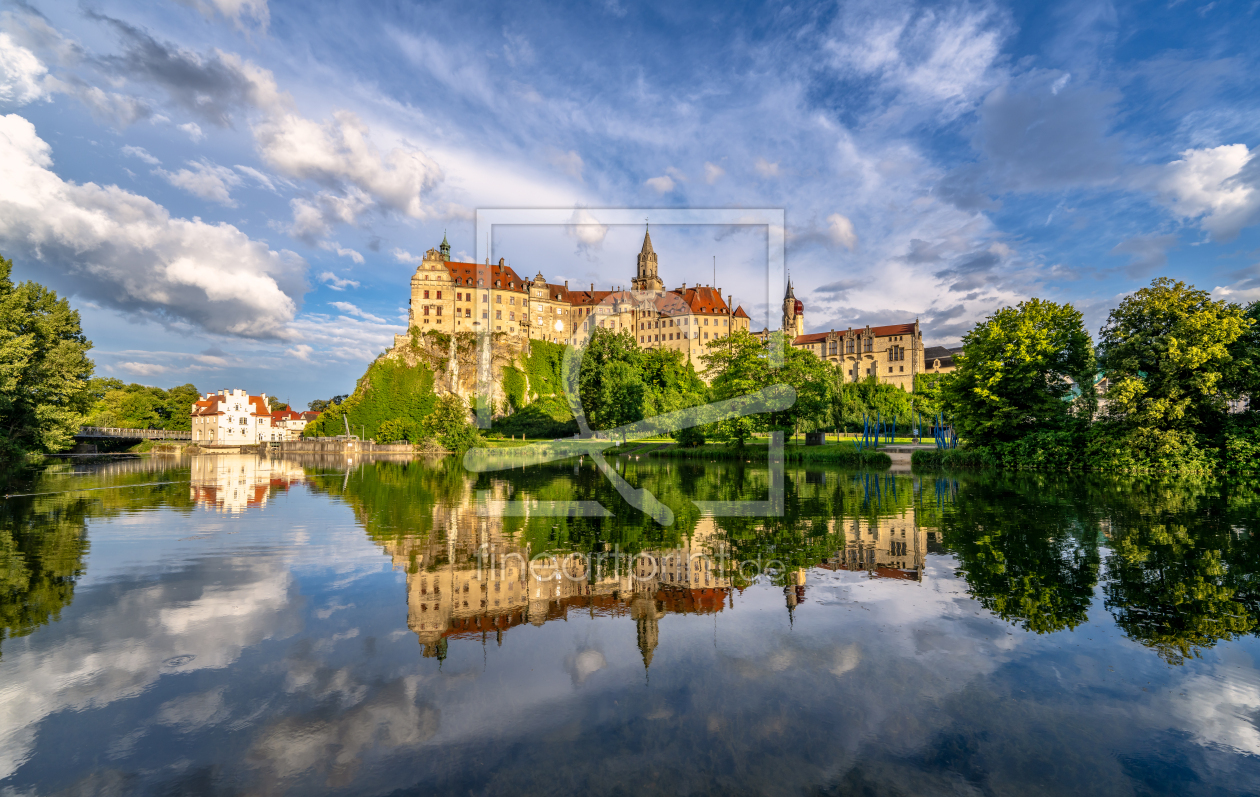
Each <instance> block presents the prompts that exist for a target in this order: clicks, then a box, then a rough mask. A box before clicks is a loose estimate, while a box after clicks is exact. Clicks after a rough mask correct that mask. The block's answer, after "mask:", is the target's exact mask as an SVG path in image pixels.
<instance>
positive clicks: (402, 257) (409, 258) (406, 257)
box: [390, 247, 424, 265]
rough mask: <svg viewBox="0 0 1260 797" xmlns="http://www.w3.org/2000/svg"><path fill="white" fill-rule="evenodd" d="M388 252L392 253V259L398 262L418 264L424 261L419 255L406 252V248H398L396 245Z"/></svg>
mask: <svg viewBox="0 0 1260 797" xmlns="http://www.w3.org/2000/svg"><path fill="white" fill-rule="evenodd" d="M390 254H391V255H393V256H394V259H395V260H397V261H398V262H399V263H410V264H412V265H418V264H420V263H423V262H424V258H423V257H420V256H419V255H413V254H412V253H410V252H408V251H407V250H406V249H399V248H398V247H394V249H393V251H391V252H390Z"/></svg>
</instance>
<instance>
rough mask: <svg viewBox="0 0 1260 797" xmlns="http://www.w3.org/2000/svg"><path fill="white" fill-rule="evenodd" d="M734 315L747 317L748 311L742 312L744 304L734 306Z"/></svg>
mask: <svg viewBox="0 0 1260 797" xmlns="http://www.w3.org/2000/svg"><path fill="white" fill-rule="evenodd" d="M735 317H736V318H748V313H745V312H744V306H743V305H742V304H741V305H740V306H739V307H736V308H735Z"/></svg>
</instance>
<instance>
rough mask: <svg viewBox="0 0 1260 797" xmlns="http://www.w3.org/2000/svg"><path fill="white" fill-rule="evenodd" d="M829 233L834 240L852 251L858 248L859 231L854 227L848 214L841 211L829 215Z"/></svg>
mask: <svg viewBox="0 0 1260 797" xmlns="http://www.w3.org/2000/svg"><path fill="white" fill-rule="evenodd" d="M827 234H828V235H829V236H830V237H831V240H832V241H834V242H835V243H836V244H838V245H840V246H843V247H844V248H845V249H848V250H849V251H850V252H852V251H853V250H854V249H856V248H857V240H858V239H857V232H855V231H854V229H853V222H851V221H849V219H848V217H846V216H841V215H840V214H839V213H832V214H831V215H830V216H828V217H827Z"/></svg>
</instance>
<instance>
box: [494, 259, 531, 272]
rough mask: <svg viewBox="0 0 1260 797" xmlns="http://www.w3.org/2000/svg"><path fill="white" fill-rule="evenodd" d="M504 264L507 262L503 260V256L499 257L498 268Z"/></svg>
mask: <svg viewBox="0 0 1260 797" xmlns="http://www.w3.org/2000/svg"><path fill="white" fill-rule="evenodd" d="M505 265H507V263H506V262H505V261H504V260H503V258H499V268H503V267H504V266H505ZM525 273H526V274H528V273H529V272H528V271H527V272H525Z"/></svg>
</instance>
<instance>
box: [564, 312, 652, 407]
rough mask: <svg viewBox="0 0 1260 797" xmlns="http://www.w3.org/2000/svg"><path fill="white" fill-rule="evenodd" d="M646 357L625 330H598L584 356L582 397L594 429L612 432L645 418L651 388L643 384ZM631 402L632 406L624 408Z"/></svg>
mask: <svg viewBox="0 0 1260 797" xmlns="http://www.w3.org/2000/svg"><path fill="white" fill-rule="evenodd" d="M642 357H643V350H642V349H640V348H639V344H638V343H637V342H636V341H635V339H634V336H633V335H631V334H630V333H629V332H627V331H625V330H622V331H620V332H613V331H612V330H609V329H602V328H598V327H597V328H596V329H595V331H594V332H593V333H591V339H590V342H589V343H588V344H587V346H586V349H585V350H584V351H583V353H582V372H581V373H580V374H579V375H578V397H579V398H580V399H581V401H582V410H583V411H584V412H585V413H586V419H587V423H589V424H590V426H591V428H592V429H611V428H613V427H616V426H621V425H623V424H626V423H633V422H634V421H637V420H639V419H640V418H642V417H643V411H644V406H643V402H644V398H645V395H646V391H647V387H646V385H644V384H643V378H642V365H641V363H642ZM627 401H628V402H630V403H629V405H625V404H623V402H627ZM627 418H628V419H629V420H626V419H627Z"/></svg>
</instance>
